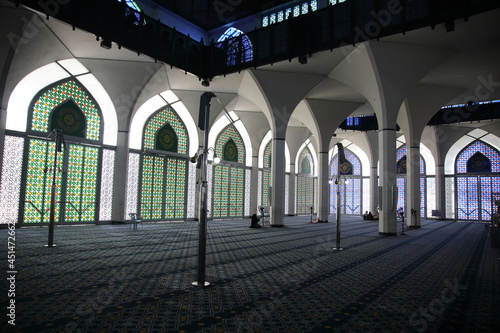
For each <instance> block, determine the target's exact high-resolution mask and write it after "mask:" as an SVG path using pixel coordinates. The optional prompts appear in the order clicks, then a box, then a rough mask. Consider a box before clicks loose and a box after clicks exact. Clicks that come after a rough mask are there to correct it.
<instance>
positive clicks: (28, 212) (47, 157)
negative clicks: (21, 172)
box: [24, 139, 64, 223]
mask: <svg viewBox="0 0 500 333" xmlns="http://www.w3.org/2000/svg"><path fill="white" fill-rule="evenodd" d="M28 149H29V150H28V162H27V172H26V194H25V201H26V202H25V206H24V223H42V222H45V223H48V222H49V220H50V212H49V210H50V192H51V185H52V176H53V172H52V167H53V160H54V152H55V149H54V142H48V141H45V140H37V139H31V140H30V142H29V148H28ZM63 158H64V152H59V153H58V167H57V168H58V169H59V170H62V164H63V163H62V161H63ZM60 200H61V173H60V172H56V202H57V204H56V205H55V221H58V220H59V216H60V204H59V203H58V202H59V201H60Z"/></svg>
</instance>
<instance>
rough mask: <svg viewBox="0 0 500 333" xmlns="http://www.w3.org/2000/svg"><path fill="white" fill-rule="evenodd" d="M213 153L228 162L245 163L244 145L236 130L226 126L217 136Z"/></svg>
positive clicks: (231, 126)
mask: <svg viewBox="0 0 500 333" xmlns="http://www.w3.org/2000/svg"><path fill="white" fill-rule="evenodd" d="M215 153H216V154H217V156H220V157H221V158H222V159H224V160H226V161H230V162H236V163H242V164H243V163H245V154H246V152H245V145H244V143H243V139H242V137H241V135H240V133H239V132H238V130H237V129H236V128H235V127H234V126H233V125H229V126H227V127H226V128H225V129H224V130H223V131H222V132H221V133H220V134H219V136H218V138H217V141H216V143H215Z"/></svg>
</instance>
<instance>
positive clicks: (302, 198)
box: [297, 176, 314, 214]
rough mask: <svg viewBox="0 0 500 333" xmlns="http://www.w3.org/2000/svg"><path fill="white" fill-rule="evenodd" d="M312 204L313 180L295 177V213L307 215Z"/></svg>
mask: <svg viewBox="0 0 500 333" xmlns="http://www.w3.org/2000/svg"><path fill="white" fill-rule="evenodd" d="M313 204H314V178H310V177H301V176H299V177H297V213H298V214H309V213H310V212H311V211H310V209H309V207H310V206H311V205H313Z"/></svg>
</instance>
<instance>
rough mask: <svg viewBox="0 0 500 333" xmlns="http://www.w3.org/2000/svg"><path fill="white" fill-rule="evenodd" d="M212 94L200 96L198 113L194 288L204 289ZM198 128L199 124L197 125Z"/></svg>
mask: <svg viewBox="0 0 500 333" xmlns="http://www.w3.org/2000/svg"><path fill="white" fill-rule="evenodd" d="M214 96H215V95H214V94H213V93H204V94H203V96H202V99H201V101H202V103H205V102H206V104H205V105H201V107H200V112H205V117H204V119H203V122H204V124H203V128H204V146H203V155H202V156H201V158H202V163H201V205H200V222H199V236H198V276H197V279H196V281H195V282H193V285H194V286H197V287H206V286H208V285H210V282H207V281H205V265H206V256H207V200H208V199H207V197H208V182H207V167H208V165H207V161H208V156H207V155H208V125H209V118H210V117H209V115H210V99H211V98H212V97H214ZM199 126H200V124H199Z"/></svg>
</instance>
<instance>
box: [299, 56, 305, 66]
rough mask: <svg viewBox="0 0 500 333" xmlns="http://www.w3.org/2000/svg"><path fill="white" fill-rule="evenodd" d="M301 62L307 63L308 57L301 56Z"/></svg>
mask: <svg viewBox="0 0 500 333" xmlns="http://www.w3.org/2000/svg"><path fill="white" fill-rule="evenodd" d="M299 62H300V63H301V64H302V65H305V64H307V58H306V57H304V56H300V57H299Z"/></svg>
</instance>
